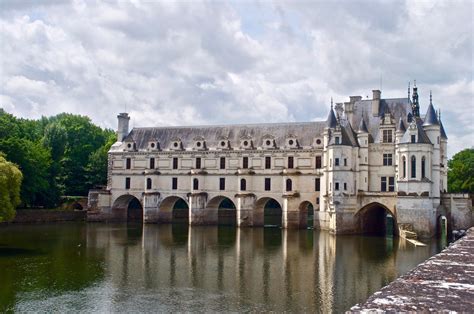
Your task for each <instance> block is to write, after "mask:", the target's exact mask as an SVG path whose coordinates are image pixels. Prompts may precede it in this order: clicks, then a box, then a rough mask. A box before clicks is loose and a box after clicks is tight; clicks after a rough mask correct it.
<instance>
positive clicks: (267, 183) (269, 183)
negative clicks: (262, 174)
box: [265, 178, 272, 191]
mask: <svg viewBox="0 0 474 314" xmlns="http://www.w3.org/2000/svg"><path fill="white" fill-rule="evenodd" d="M271 189H272V181H271V180H270V178H265V191H270V190H271Z"/></svg>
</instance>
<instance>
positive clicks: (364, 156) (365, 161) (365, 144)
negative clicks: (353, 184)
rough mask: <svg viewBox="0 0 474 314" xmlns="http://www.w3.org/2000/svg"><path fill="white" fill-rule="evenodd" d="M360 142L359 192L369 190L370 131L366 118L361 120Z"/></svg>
mask: <svg viewBox="0 0 474 314" xmlns="http://www.w3.org/2000/svg"><path fill="white" fill-rule="evenodd" d="M357 140H358V142H359V146H360V148H359V190H362V191H368V190H369V130H368V128H367V124H365V120H364V118H362V120H360V124H359V129H358V130H357Z"/></svg>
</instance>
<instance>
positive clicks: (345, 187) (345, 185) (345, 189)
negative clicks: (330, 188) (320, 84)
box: [344, 182, 347, 191]
mask: <svg viewBox="0 0 474 314" xmlns="http://www.w3.org/2000/svg"><path fill="white" fill-rule="evenodd" d="M344 191H347V183H346V182H344Z"/></svg>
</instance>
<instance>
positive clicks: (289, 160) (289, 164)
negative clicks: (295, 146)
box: [288, 156, 294, 169]
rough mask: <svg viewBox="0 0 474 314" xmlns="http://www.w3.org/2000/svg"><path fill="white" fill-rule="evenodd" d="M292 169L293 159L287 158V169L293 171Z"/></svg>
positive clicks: (291, 157)
mask: <svg viewBox="0 0 474 314" xmlns="http://www.w3.org/2000/svg"><path fill="white" fill-rule="evenodd" d="M293 167H294V159H293V156H290V157H288V169H293Z"/></svg>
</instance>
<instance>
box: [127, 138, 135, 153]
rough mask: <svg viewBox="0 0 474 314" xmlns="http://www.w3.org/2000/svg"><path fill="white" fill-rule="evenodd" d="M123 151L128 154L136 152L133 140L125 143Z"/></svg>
mask: <svg viewBox="0 0 474 314" xmlns="http://www.w3.org/2000/svg"><path fill="white" fill-rule="evenodd" d="M125 150H126V151H129V152H131V151H135V150H136V144H135V142H133V140H129V141H126V144H125Z"/></svg>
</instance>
